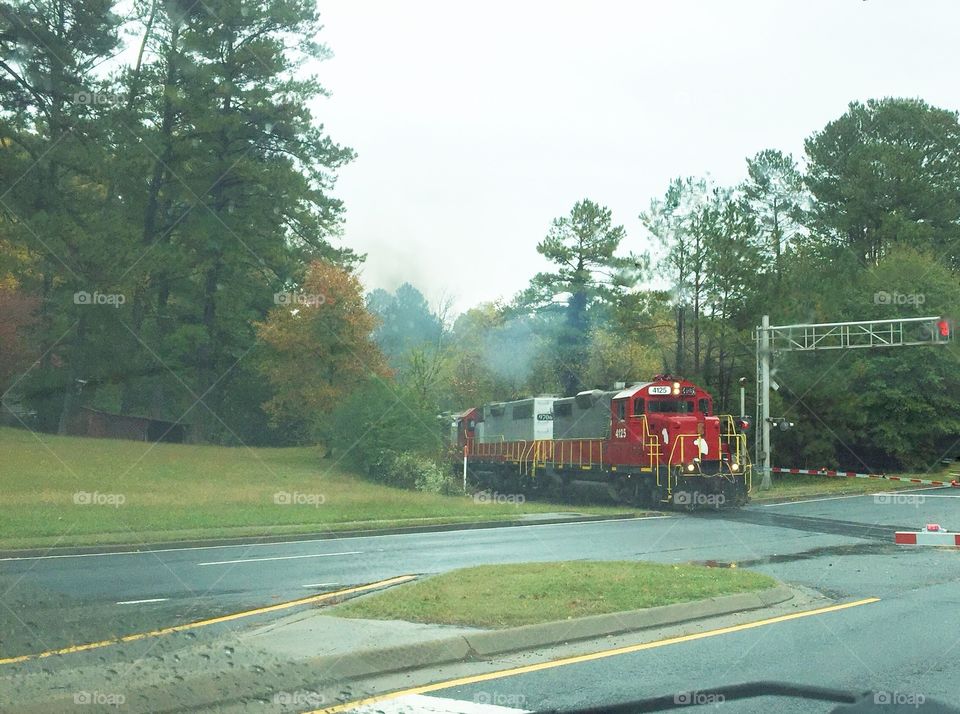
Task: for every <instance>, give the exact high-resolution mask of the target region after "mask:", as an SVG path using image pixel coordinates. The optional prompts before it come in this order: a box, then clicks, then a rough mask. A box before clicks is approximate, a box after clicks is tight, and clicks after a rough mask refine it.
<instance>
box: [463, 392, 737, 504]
mask: <svg viewBox="0 0 960 714" xmlns="http://www.w3.org/2000/svg"><path fill="white" fill-rule="evenodd" d="M749 428H750V423H749V420H748V419H746V418H745V417H742V416H741V417H734V416H733V415H716V414H714V413H713V398H712V397H711V395H710V394H709V392H707V391H706V390H705V389H703V388H701V387H699V386H698V385H696V384H694V383H692V382H690V381H688V380H686V379H683V378H676V377H673V376H671V375H669V374H661V375H657V376H655V377H654V378H653V379H652V380H651V381H649V382H633V383H631V384H630V385H629V386H627V385H626V384H625V383H621V384H617V385H615V388H614V389H612V390H603V389H593V390H586V391H582V392H579V393H578V394H576V395H575V396H572V397H556V396H539V397H528V398H526V399H519V400H515V401H508V402H495V403H490V404H484V405H482V406H478V407H473V408H470V409H467V410H465V411H463V412H460V413H458V414H452V415H450V423H449V429H450V431H449V440H450V445H451V454H452V456H451V461H452V464H451V466H452V468H453V469H454V470H455V471H456V472H457V473H459V472H460V471H461V470H462V473H463V478H464V480H465V481H467V480H469V482H470V483H471V484H472V485H473V486H475V487H479V488H484V489H489V490H492V491H496V492H498V493H535V492H540V493H543V494H547V495H549V496H553V497H559V498H561V499H564V500H569V499H570V498H571V497H573V496H575V495H580V496H582V495H583V494H586V493H589V492H590V491H591V490H597V489H601V490H603V491H605V496H606V497H609V498H612V499H613V500H614V501H616V502H618V503H624V504H629V505H633V506H647V507H653V508H673V509H679V510H700V509H715V510H719V509H723V508H736V507H739V506H742V505H744V504H746V503H747V502H748V501H749V497H750V491H751V479H752V465H751V462H750V458H749V454H748V451H747V432H748V430H749Z"/></svg>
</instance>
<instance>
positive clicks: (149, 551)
mask: <svg viewBox="0 0 960 714" xmlns="http://www.w3.org/2000/svg"><path fill="white" fill-rule="evenodd" d="M660 518H675V516H670V515H667V516H640V517H639V518H603V519H601V520H596V521H573V522H570V521H567V522H564V523H534V524H531V525H528V526H492V527H488V528H462V529H459V530H457V531H456V532H457V533H480V532H482V531H489V530H508V529H511V528H550V527H551V526H586V525H591V526H592V525H594V524H597V523H629V522H631V521H655V520H658V519H660ZM450 532H451V531H421V532H420V533H383V534H381V535H351V536H341V537H333V538H305V539H303V540H281V541H273V542H270V543H233V544H230V545H191V546H187V547H186V548H152V549H151V548H147V549H144V550H119V551H115V552H112V553H72V554H66V555H24V556H20V557H9V558H0V563H2V562H4V561H8V560H54V559H56V558H100V557H104V556H108V555H150V554H152V553H178V552H180V551H188V550H217V549H219V548H263V547H268V546H275V547H278V548H280V547H283V546H285V545H297V544H300V545H302V544H303V543H323V542H325V541H328V540H351V539H356V538H402V537H405V536H411V535H434V534H445V533H450Z"/></svg>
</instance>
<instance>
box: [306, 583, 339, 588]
mask: <svg viewBox="0 0 960 714" xmlns="http://www.w3.org/2000/svg"><path fill="white" fill-rule="evenodd" d="M339 584H340V583H312V584H310V585H301V586H300V587H302V588H328V587H331V586H333V585H339Z"/></svg>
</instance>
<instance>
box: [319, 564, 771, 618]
mask: <svg viewBox="0 0 960 714" xmlns="http://www.w3.org/2000/svg"><path fill="white" fill-rule="evenodd" d="M774 585H776V581H775V580H774V579H773V578H770V577H768V576H766V575H761V574H759V573H754V572H751V571H749V570H738V569H729V568H708V567H704V566H700V565H663V564H660V563H643V562H633V561H622V562H617V561H614V562H599V563H590V562H581V561H575V562H561V563H520V564H514V565H482V566H479V567H475V568H465V569H463V570H454V571H452V572H449V573H444V574H443V575H437V576H434V577H431V578H427V579H425V580H421V581H418V582H414V583H409V584H407V585H401V586H399V587H396V588H394V589H392V590H388V591H386V592H382V593H377V594H375V595H370V596H367V597H361V598H358V599H356V600H352V601H350V602H348V603H345V604H343V605H339V606H337V607H335V608H333V609H332V610H331V611H330V614H331V615H336V616H340V617H359V618H369V619H377V620H408V621H411V622H430V623H438V624H448V625H466V626H474V627H493V628H497V627H515V626H518V625H529V624H533V623H537V622H551V621H555V620H565V619H567V618H573V617H585V616H587V615H602V614H605V613H610V612H623V611H625V610H639V609H642V608H647V607H656V606H658V605H670V604H672V603H678V602H691V601H694V600H702V599H704V598H708V597H714V596H717V595H730V594H732V593H740V592H749V591H752V590H761V589H764V588H769V587H773V586H774Z"/></svg>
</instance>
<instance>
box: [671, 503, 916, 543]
mask: <svg viewBox="0 0 960 714" xmlns="http://www.w3.org/2000/svg"><path fill="white" fill-rule="evenodd" d="M689 515H690V516H691V517H693V518H709V519H717V520H726V521H737V522H740V523H752V524H754V525H758V526H772V527H774V528H791V529H793V530H798V531H808V532H810V533H826V534H828V535H842V536H848V537H851V538H863V539H865V540H877V541H884V542H893V534H894V533H895V532H896V531H912V530H916V525H915V524H914V525H913V526H904V525H895V524H886V523H860V522H857V521H841V520H836V519H833V518H816V517H813V516H791V515H787V514H783V513H770V512H765V511H751V510H744V509H741V510H731V511H719V512H694V513H691V514H689Z"/></svg>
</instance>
